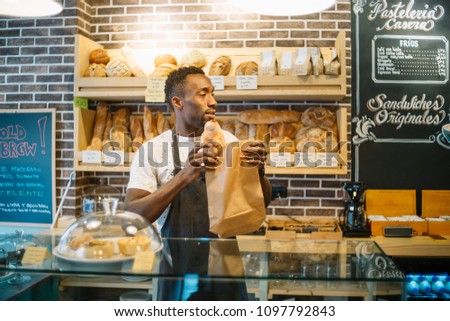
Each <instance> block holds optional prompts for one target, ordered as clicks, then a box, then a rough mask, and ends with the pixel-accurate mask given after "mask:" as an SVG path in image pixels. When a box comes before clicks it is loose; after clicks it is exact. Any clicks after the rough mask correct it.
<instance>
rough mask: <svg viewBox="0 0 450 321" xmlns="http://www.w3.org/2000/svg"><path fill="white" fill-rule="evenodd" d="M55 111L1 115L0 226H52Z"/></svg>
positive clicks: (11, 112)
mask: <svg viewBox="0 0 450 321" xmlns="http://www.w3.org/2000/svg"><path fill="white" fill-rule="evenodd" d="M54 142H55V111H54V110H53V109H30V110H6V111H0V222H1V223H2V224H21V225H42V226H45V225H49V224H51V223H52V219H53V214H54V209H55V204H56V199H55V149H54Z"/></svg>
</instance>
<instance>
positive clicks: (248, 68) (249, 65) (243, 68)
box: [234, 61, 258, 76]
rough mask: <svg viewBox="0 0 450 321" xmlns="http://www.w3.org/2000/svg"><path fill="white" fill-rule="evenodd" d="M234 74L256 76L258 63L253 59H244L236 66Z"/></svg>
mask: <svg viewBox="0 0 450 321" xmlns="http://www.w3.org/2000/svg"><path fill="white" fill-rule="evenodd" d="M234 74H235V75H236V76H256V75H258V64H257V63H256V62H254V61H244V62H242V63H240V64H239V65H238V66H237V67H236V70H235V71H234Z"/></svg>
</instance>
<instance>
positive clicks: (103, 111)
mask: <svg viewBox="0 0 450 321" xmlns="http://www.w3.org/2000/svg"><path fill="white" fill-rule="evenodd" d="M108 109H109V107H108V105H107V104H106V103H103V102H100V103H98V104H97V110H96V112H95V120H94V129H93V131H92V138H91V141H90V143H89V145H88V146H87V148H86V149H87V150H101V149H102V140H103V132H104V131H105V127H106V120H107V118H108Z"/></svg>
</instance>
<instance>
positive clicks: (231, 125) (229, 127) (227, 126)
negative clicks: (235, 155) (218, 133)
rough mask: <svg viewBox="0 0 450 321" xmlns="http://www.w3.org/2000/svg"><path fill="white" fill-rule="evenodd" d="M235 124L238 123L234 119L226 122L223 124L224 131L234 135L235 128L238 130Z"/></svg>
mask: <svg viewBox="0 0 450 321" xmlns="http://www.w3.org/2000/svg"><path fill="white" fill-rule="evenodd" d="M235 122H236V120H234V119H227V120H225V121H224V122H223V124H222V130H226V131H228V132H230V133H232V134H233V135H234V134H235V128H236V126H235Z"/></svg>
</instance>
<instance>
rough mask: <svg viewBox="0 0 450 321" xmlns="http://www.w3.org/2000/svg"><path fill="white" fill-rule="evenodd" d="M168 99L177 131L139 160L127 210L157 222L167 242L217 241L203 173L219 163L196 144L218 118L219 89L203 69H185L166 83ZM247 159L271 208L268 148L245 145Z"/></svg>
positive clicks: (144, 148) (165, 135)
mask: <svg viewBox="0 0 450 321" xmlns="http://www.w3.org/2000/svg"><path fill="white" fill-rule="evenodd" d="M165 95H166V100H167V102H168V103H169V105H170V107H171V108H173V110H174V112H175V116H176V117H175V119H176V120H175V128H174V131H166V132H164V133H162V134H161V135H159V136H157V137H156V138H154V139H153V140H151V141H150V142H149V143H146V144H144V145H143V146H142V147H141V148H140V149H139V151H138V153H137V154H136V155H135V157H134V159H133V163H132V165H131V169H130V181H129V183H128V187H127V193H126V197H125V209H126V210H128V211H131V212H135V213H138V214H141V215H142V216H144V217H145V218H147V219H148V220H149V221H151V222H154V221H157V224H158V227H159V228H160V231H161V234H162V236H163V237H191V238H193V237H217V236H216V235H214V234H212V233H211V232H209V217H208V200H207V195H206V187H205V181H204V171H205V170H214V167H215V166H217V165H218V164H219V161H218V158H217V156H216V155H214V154H212V153H211V152H210V151H208V149H204V148H201V147H199V146H196V142H195V139H196V138H197V139H198V138H199V137H200V135H201V134H202V132H203V128H204V125H205V123H206V122H207V121H209V120H211V119H214V118H215V107H216V106H217V101H216V100H215V98H214V86H213V85H212V83H211V81H210V79H209V78H208V77H207V76H206V75H205V73H204V72H203V71H202V70H201V69H199V68H196V67H183V68H180V69H178V70H176V71H173V72H172V73H171V74H170V75H169V77H168V78H167V80H166V84H165ZM224 135H225V140H226V142H227V143H228V142H232V141H237V138H236V137H235V136H233V135H232V134H231V133H229V132H226V131H224ZM242 154H243V155H244V158H243V161H244V162H246V163H248V164H249V165H254V166H258V168H259V170H260V181H261V188H262V191H263V195H264V199H265V203H266V206H268V204H269V202H270V200H271V186H270V182H269V181H268V179H267V178H266V176H265V175H264V161H265V159H266V151H265V149H264V145H263V143H262V142H253V143H250V144H246V147H245V148H243V150H242ZM158 187H159V188H158ZM212 201H213V200H212Z"/></svg>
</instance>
